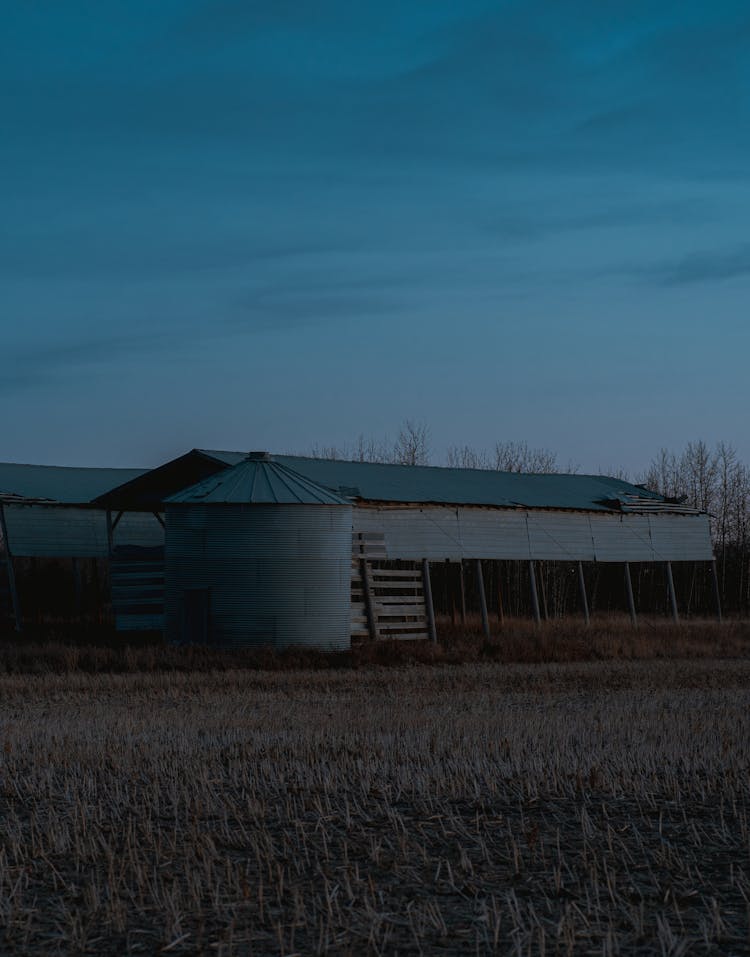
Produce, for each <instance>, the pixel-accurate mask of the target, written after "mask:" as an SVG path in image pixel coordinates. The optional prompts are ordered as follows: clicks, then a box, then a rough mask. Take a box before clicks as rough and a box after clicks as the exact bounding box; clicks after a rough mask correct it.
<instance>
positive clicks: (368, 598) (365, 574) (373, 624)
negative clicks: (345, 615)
mask: <svg viewBox="0 0 750 957" xmlns="http://www.w3.org/2000/svg"><path fill="white" fill-rule="evenodd" d="M359 573H360V575H361V577H362V597H363V598H364V600H365V614H366V615H367V630H368V631H369V632H370V641H377V640H378V638H379V637H380V632H379V629H378V617H377V615H376V614H375V602H374V601H373V598H372V583H371V581H370V566H369V565H368V563H367V559H366V558H360V560H359Z"/></svg>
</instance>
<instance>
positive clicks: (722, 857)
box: [0, 661, 750, 957]
mask: <svg viewBox="0 0 750 957" xmlns="http://www.w3.org/2000/svg"><path fill="white" fill-rule="evenodd" d="M0 701H1V702H2V705H1V706H0V755H1V756H2V760H1V762H0V928H2V930H0V951H3V950H10V949H13V950H14V952H19V953H35V954H37V953H72V952H85V953H92V954H104V955H109V954H112V955H114V954H124V953H134V954H135V953H155V952H159V951H163V952H165V953H169V954H196V953H210V954H225V955H230V954H248V955H249V954H254V955H259V954H284V955H287V957H289V955H291V954H294V953H298V954H308V953H321V954H322V953H334V954H361V953H373V954H393V953H396V952H397V953H399V954H412V953H414V954H417V953H445V954H448V953H450V954H455V953H467V954H475V953H477V952H479V953H486V952H497V953H501V954H519V955H521V954H524V955H525V954H528V953H547V954H576V955H578V954H588V953H591V954H594V953H596V954H605V955H606V954H617V953H622V954H653V953H655V952H656V953H663V954H673V955H677V954H682V953H692V952H695V953H722V952H723V953H727V954H730V953H733V954H737V953H740V952H746V951H747V948H748V945H749V940H748V901H750V831H749V830H748V798H749V796H750V795H749V791H750V778H749V777H748V769H749V765H750V708H749V705H750V662H747V661H721V662H707V661H702V662H650V663H648V664H642V663H607V664H604V663H588V664H578V665H549V666H520V665H519V666H510V667H509V666H500V665H493V664H481V665H479V664H477V665H466V666H456V667H453V668H446V669H438V668H424V667H410V668H404V669H393V668H392V669H375V668H373V669H361V670H358V671H355V672H351V671H346V672H304V673H302V672H297V673H295V672H276V673H273V674H270V673H262V672H255V673H252V672H225V673H222V674H195V675H190V674H152V675H59V676H56V675H47V676H41V677H34V676H31V677H30V676H10V677H3V678H0Z"/></svg>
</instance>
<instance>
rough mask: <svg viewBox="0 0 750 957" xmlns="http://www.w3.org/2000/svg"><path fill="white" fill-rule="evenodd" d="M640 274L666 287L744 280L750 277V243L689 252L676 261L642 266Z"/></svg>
mask: <svg viewBox="0 0 750 957" xmlns="http://www.w3.org/2000/svg"><path fill="white" fill-rule="evenodd" d="M641 275H645V276H647V277H649V278H650V279H653V280H654V281H655V282H657V283H660V284H662V285H665V286H683V285H688V284H691V283H709V282H726V281H728V280H731V279H743V278H745V277H747V276H750V243H746V244H742V245H739V246H734V247H731V248H729V249H721V250H711V251H706V252H695V253H690V254H689V255H687V256H683V257H682V258H681V259H677V260H675V261H673V262H670V263H664V264H662V265H659V266H655V267H648V268H646V269H643V270H642V271H641Z"/></svg>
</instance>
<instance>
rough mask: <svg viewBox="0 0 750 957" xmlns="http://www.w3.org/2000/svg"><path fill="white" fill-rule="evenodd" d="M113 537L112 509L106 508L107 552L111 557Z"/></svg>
mask: <svg viewBox="0 0 750 957" xmlns="http://www.w3.org/2000/svg"><path fill="white" fill-rule="evenodd" d="M114 537H115V529H114V526H113V525H112V510H111V509H109V508H108V509H107V554H108V556H109V557H110V559H111V558H112V552H113V551H114Z"/></svg>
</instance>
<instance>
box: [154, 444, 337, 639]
mask: <svg viewBox="0 0 750 957" xmlns="http://www.w3.org/2000/svg"><path fill="white" fill-rule="evenodd" d="M165 506H166V508H165V513H166V634H167V639H168V640H169V641H171V642H176V643H194V642H198V643H204V642H205V643H210V644H215V645H218V646H224V647H226V646H234V647H252V646H258V645H273V646H274V647H276V648H284V647H287V646H289V645H304V646H307V647H313V648H321V649H325V650H340V649H346V648H349V645H350V634H351V625H350V618H351V612H350V604H351V551H352V506H351V503H350V502H348V501H346V500H345V499H343V498H341V497H340V496H338V495H336V494H334V493H333V492H331V491H330V490H329V489H326V488H324V487H323V486H321V485H318V484H316V483H315V482H312V481H311V480H310V479H307V478H305V477H304V476H303V475H300V474H299V473H298V472H295V471H294V470H293V469H291V468H288V467H286V466H284V465H281V464H280V463H278V462H275V461H274V460H273V459H272V458H271V457H270V456H269V455H268V454H267V453H265V452H251V453H250V454H249V455H248V456H247V458H246V459H244V460H243V461H242V462H240V463H239V464H238V465H235V466H234V467H233V468H230V469H226V470H225V471H222V472H220V473H219V474H217V475H213V476H211V477H209V478H207V479H204V480H203V481H202V482H199V483H198V484H197V485H193V486H191V487H190V488H188V489H185V490H184V491H182V492H179V493H177V494H176V495H173V496H171V497H170V498H168V499H167V500H166V502H165Z"/></svg>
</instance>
